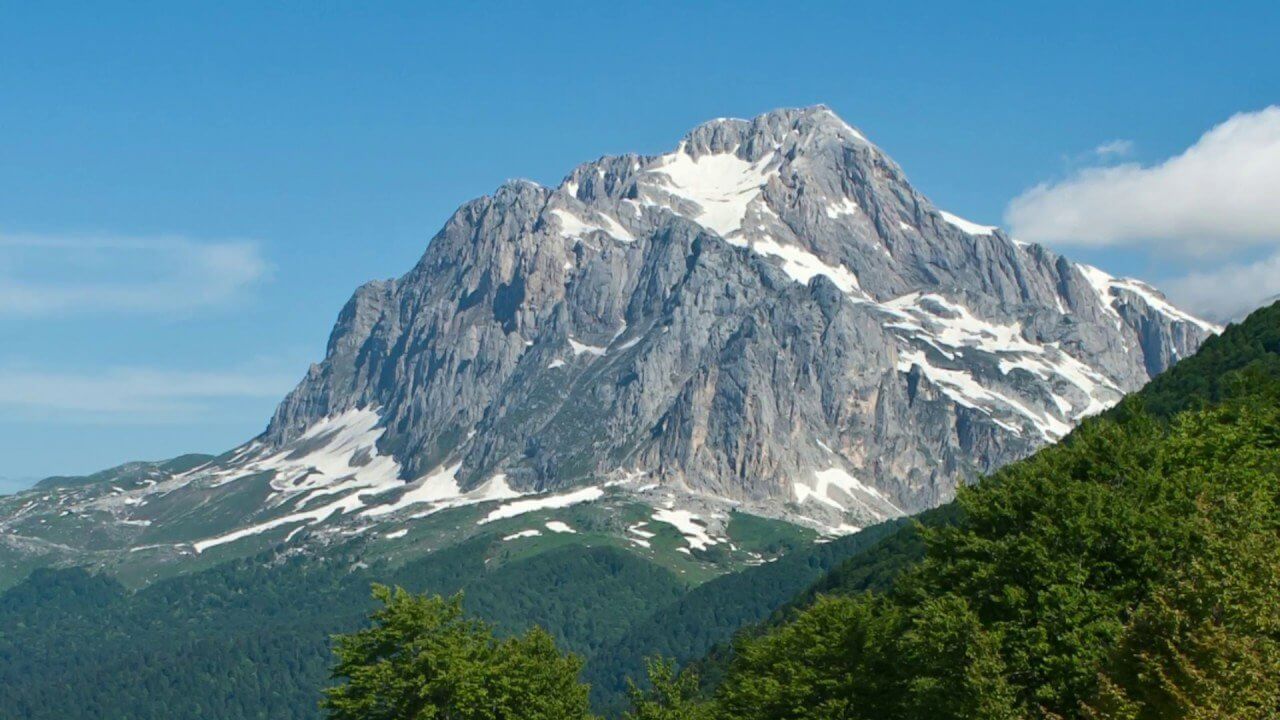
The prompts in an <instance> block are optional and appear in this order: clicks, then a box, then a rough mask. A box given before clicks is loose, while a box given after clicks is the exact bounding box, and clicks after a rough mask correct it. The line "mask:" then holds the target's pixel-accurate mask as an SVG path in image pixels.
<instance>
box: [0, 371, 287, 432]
mask: <svg viewBox="0 0 1280 720" xmlns="http://www.w3.org/2000/svg"><path fill="white" fill-rule="evenodd" d="M296 381H297V378H296V377H292V376H290V375H289V374H287V373H283V372H279V371H260V370H256V369H234V370H212V371H175V370H163V369H154V368H145V367H120V368H111V369H106V370H102V371H98V372H77V371H49V370H40V369H31V368H4V367H0V416H9V417H15V416H25V417H40V418H42V419H49V418H64V419H72V420H75V421H80V422H84V421H90V422H103V421H111V422H128V423H140V424H146V423H154V422H172V421H174V420H177V419H183V420H191V419H192V418H193V416H199V415H201V414H205V413H207V412H209V411H210V410H211V409H212V408H213V407H214V406H215V405H217V404H218V403H219V402H223V401H227V400H243V399H255V398H256V399H268V398H269V399H276V398H279V397H282V396H283V395H284V393H285V392H287V391H288V389H289V388H290V387H291V386H292V385H293V384H294V383H295V382H296Z"/></svg>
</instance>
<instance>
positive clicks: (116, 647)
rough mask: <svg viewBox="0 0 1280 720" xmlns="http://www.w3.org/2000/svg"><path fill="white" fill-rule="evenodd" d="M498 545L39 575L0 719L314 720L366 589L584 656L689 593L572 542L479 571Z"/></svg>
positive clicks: (23, 589) (364, 606)
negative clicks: (389, 587)
mask: <svg viewBox="0 0 1280 720" xmlns="http://www.w3.org/2000/svg"><path fill="white" fill-rule="evenodd" d="M492 542H493V541H492V538H478V539H476V540H472V541H468V542H465V543H462V544H460V545H455V546H451V547H448V548H445V549H443V550H439V551H436V552H434V553H432V554H430V555H427V556H426V557H424V558H421V559H418V560H415V561H413V562H410V563H408V564H407V565H404V566H402V567H398V568H389V567H386V566H382V565H377V564H374V565H373V566H372V567H368V568H365V567H363V564H364V561H365V558H364V557H363V556H362V554H361V552H360V549H359V548H358V547H354V546H352V547H340V548H329V549H328V550H327V552H326V556H325V557H315V556H307V555H297V554H292V555H289V556H287V557H282V556H280V555H277V554H273V553H264V554H262V555H260V556H257V557H254V558H250V559H246V560H242V561H234V562H229V563H225V564H222V565H219V566H217V567H215V568H213V569H211V570H207V571H203V572H198V573H192V574H189V575H183V576H179V577H175V578H171V579H168V580H163V581H160V582H157V583H154V584H152V585H149V586H147V587H146V588H143V589H141V590H138V591H136V592H129V591H128V590H126V589H125V588H124V587H122V586H121V585H120V583H118V582H116V581H115V580H113V579H110V578H107V577H105V576H101V575H90V574H89V573H86V572H84V571H83V570H78V569H73V570H41V571H37V572H36V573H33V574H32V575H31V576H30V577H29V578H28V579H27V580H26V581H25V582H23V583H20V584H19V585H17V586H15V587H13V588H11V589H10V590H8V591H7V592H5V593H4V594H0V716H3V717H6V718H7V717H21V718H24V720H45V719H48V720H53V719H55V718H56V719H57V720H76V719H89V718H94V719H102V720H121V719H125V720H169V719H170V718H188V717H192V718H195V717H198V718H203V719H214V718H217V719H221V720H247V719H253V720H289V719H291V718H294V719H299V720H301V719H307V720H312V719H314V718H318V717H320V716H321V713H320V710H319V708H318V706H317V699H318V698H319V696H320V691H321V688H322V687H323V686H324V684H325V682H326V678H327V677H328V673H329V665H330V660H331V658H332V656H331V652H330V637H331V636H332V635H333V634H335V633H343V632H349V631H352V630H354V629H356V628H358V627H360V626H361V624H362V622H363V619H364V617H365V615H366V613H367V612H369V611H370V610H371V609H372V607H373V606H372V601H371V600H370V598H369V586H370V584H371V583H373V582H377V581H381V582H384V583H393V584H396V585H401V586H404V587H406V588H409V589H411V590H414V591H418V592H421V591H428V592H431V593H437V594H446V595H449V594H453V593H456V592H458V591H460V590H465V591H466V593H467V596H466V600H465V603H464V605H465V608H466V610H467V611H468V612H470V613H473V614H475V615H477V616H478V617H481V618H483V619H485V620H487V621H491V622H494V623H495V625H496V629H497V630H498V632H499V634H500V635H507V634H517V633H523V632H524V631H525V630H526V629H527V628H528V627H529V626H530V624H531V623H532V622H533V620H536V621H537V622H539V623H544V622H545V623H546V625H545V627H546V628H547V631H548V632H549V633H550V634H551V635H552V636H553V637H554V639H555V641H556V642H557V643H559V644H561V645H562V646H563V647H567V648H568V649H570V650H572V651H574V652H577V653H581V654H585V653H587V652H589V651H590V648H592V647H594V646H595V645H596V644H598V643H599V642H601V641H602V640H608V639H610V638H615V637H618V636H619V635H620V634H621V633H622V628H624V627H629V626H630V625H632V624H634V623H635V622H637V621H639V620H640V619H641V618H643V617H646V616H648V615H649V614H650V613H651V612H653V611H655V610H657V609H661V608H663V607H666V606H667V605H668V604H670V603H671V602H672V600H673V599H674V598H676V597H678V596H679V594H680V593H681V592H683V585H682V584H681V583H680V582H679V581H678V580H677V579H676V578H675V577H674V576H672V574H671V573H670V572H669V571H667V570H665V569H663V568H659V567H657V566H655V565H654V564H653V563H650V562H648V561H646V560H644V559H642V558H639V557H637V556H635V555H632V554H629V553H627V552H625V551H623V550H617V549H614V548H585V547H582V546H581V545H577V546H565V547H561V548H556V549H554V550H552V551H549V552H548V553H545V554H543V555H540V556H535V557H531V558H526V559H522V560H519V561H515V562H511V563H508V564H504V565H502V566H500V567H498V568H496V569H490V568H489V567H488V566H487V565H486V562H485V561H486V558H487V557H489V555H490V553H491V549H492Z"/></svg>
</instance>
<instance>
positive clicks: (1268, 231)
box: [1005, 106, 1280, 257]
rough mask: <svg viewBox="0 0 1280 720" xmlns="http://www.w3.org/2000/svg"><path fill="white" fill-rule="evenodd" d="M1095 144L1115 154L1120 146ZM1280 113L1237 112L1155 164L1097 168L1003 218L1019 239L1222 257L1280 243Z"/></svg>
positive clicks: (1042, 190)
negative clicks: (1183, 149)
mask: <svg viewBox="0 0 1280 720" xmlns="http://www.w3.org/2000/svg"><path fill="white" fill-rule="evenodd" d="M1112 145H1113V143H1107V144H1105V145H1102V146H1099V148H1098V149H1097V151H1098V152H1099V154H1100V155H1101V151H1103V150H1104V149H1106V150H1108V151H1111V152H1112V156H1113V157H1114V152H1118V151H1119V150H1122V149H1124V145H1123V144H1121V145H1115V147H1110V146H1112ZM1278 188H1280V107H1275V106H1273V107H1269V108H1266V109H1264V110H1260V111H1258V112H1252V113H1241V114H1238V115H1235V116H1233V117H1231V118H1230V119H1228V120H1227V121H1226V122H1223V123H1222V124H1220V125H1218V126H1216V127H1214V128H1213V129H1211V130H1209V131H1208V132H1207V133H1205V134H1204V135H1203V136H1202V137H1201V138H1200V139H1199V140H1198V141H1197V142H1196V143H1195V144H1194V145H1192V146H1191V147H1189V148H1187V149H1186V150H1185V151H1184V152H1182V153H1181V154H1179V155H1177V156H1175V157H1172V158H1169V159H1168V160H1166V161H1164V162H1162V163H1160V164H1158V165H1153V166H1149V167H1144V166H1141V165H1138V164H1135V163H1126V164H1121V165H1114V166H1111V167H1091V168H1086V169H1082V170H1078V171H1076V172H1074V173H1073V174H1072V175H1071V176H1070V177H1069V178H1067V179H1066V180H1063V181H1061V182H1055V183H1044V184H1041V185H1037V186H1036V187H1034V188H1032V189H1030V190H1028V191H1027V192H1025V193H1023V194H1022V195H1020V196H1019V197H1017V198H1015V199H1014V200H1013V201H1012V202H1011V203H1010V204H1009V207H1008V208H1007V210H1006V212H1005V222H1006V224H1007V225H1008V226H1009V227H1010V228H1011V230H1012V232H1013V234H1014V235H1015V236H1017V237H1019V238H1020V239H1023V240H1031V241H1036V242H1044V243H1053V244H1059V245H1079V246H1115V245H1141V246H1147V247H1159V248H1162V249H1170V250H1174V251H1177V252H1179V253H1181V254H1184V255H1192V256H1206V255H1218V256H1220V257H1221V256H1223V255H1226V254H1229V253H1232V252H1235V251H1238V250H1240V249H1242V248H1246V247H1255V246H1259V245H1267V244H1272V243H1275V242H1277V240H1278V239H1280V202H1277V199H1276V197H1277V195H1276V194H1277V189H1278Z"/></svg>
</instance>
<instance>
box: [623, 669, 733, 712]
mask: <svg viewBox="0 0 1280 720" xmlns="http://www.w3.org/2000/svg"><path fill="white" fill-rule="evenodd" d="M648 670H649V687H648V689H647V690H645V689H641V688H640V687H639V686H637V685H636V684H635V683H634V682H633V683H630V687H629V688H628V690H627V695H628V696H629V697H630V698H631V710H630V711H629V712H627V713H626V714H625V715H624V716H623V717H624V719H625V720H710V719H711V717H712V715H711V712H712V707H711V705H710V704H708V703H707V702H705V701H703V700H702V698H701V697H699V687H698V677H697V675H696V674H694V673H689V672H686V673H683V674H682V673H680V672H678V671H677V669H676V663H675V661H673V660H665V659H661V658H657V659H652V660H650V661H649V663H648Z"/></svg>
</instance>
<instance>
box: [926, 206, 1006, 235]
mask: <svg viewBox="0 0 1280 720" xmlns="http://www.w3.org/2000/svg"><path fill="white" fill-rule="evenodd" d="M938 214H939V215H941V216H942V219H943V220H946V221H947V224H948V225H953V226H955V227H957V228H960V229H961V230H963V231H964V232H966V233H968V234H970V235H994V234H995V232H996V230H999V229H1000V228H998V227H996V226H995V225H979V224H978V223H976V222H973V221H971V220H965V219H964V218H962V217H960V216H959V215H952V214H951V213H949V212H947V211H946V210H939V211H938Z"/></svg>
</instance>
